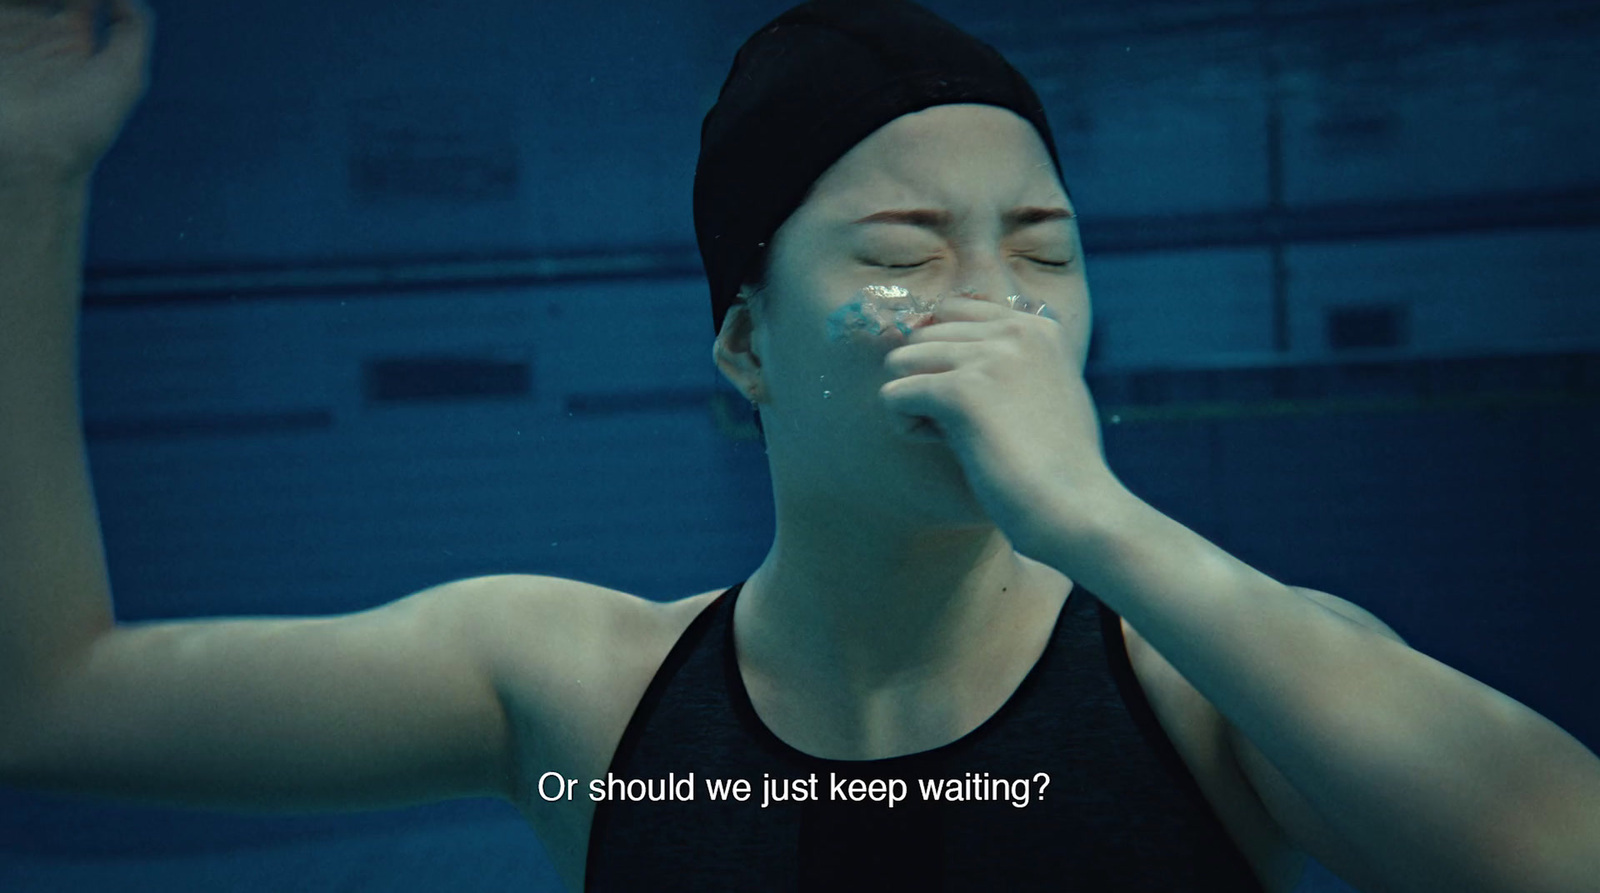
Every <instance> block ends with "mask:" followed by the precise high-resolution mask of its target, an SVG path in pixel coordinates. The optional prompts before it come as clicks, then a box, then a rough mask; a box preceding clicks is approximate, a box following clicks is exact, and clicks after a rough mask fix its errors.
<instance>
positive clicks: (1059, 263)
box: [874, 257, 1072, 270]
mask: <svg viewBox="0 0 1600 893" xmlns="http://www.w3.org/2000/svg"><path fill="white" fill-rule="evenodd" d="M1028 260H1031V261H1033V262H1034V263H1036V264H1043V265H1045V266H1047V267H1065V266H1068V265H1070V264H1071V263H1072V261H1070V260H1040V259H1039V258H1037V257H1030V258H1028ZM926 263H927V261H925V260H924V261H918V262H916V263H914V264H875V265H874V266H879V267H884V268H886V269H890V270H914V269H916V268H917V267H920V266H922V265H923V264H926Z"/></svg>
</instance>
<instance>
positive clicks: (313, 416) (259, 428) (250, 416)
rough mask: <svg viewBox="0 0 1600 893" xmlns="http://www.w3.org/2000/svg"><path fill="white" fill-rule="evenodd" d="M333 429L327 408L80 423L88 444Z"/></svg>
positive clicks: (107, 419)
mask: <svg viewBox="0 0 1600 893" xmlns="http://www.w3.org/2000/svg"><path fill="white" fill-rule="evenodd" d="M332 427H333V412H332V411H331V410H327V409H304V410H290V411H287V412H239V413H228V412H217V413H186V414H182V415H165V416H139V417H129V418H98V419H96V418H91V419H86V420H85V421H84V423H83V430H84V437H85V438H86V439H88V440H91V441H96V440H100V441H104V440H152V439H159V440H174V439H178V438H183V437H250V436H255V435H260V434H281V433H285V432H293V431H325V430H328V429H331V428H332Z"/></svg>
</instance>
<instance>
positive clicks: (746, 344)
mask: <svg viewBox="0 0 1600 893" xmlns="http://www.w3.org/2000/svg"><path fill="white" fill-rule="evenodd" d="M744 294H745V293H744V292H743V291H741V292H740V297H741V298H742V297H744ZM754 335H755V320H754V317H753V316H752V315H751V312H750V305H749V304H748V303H746V302H745V301H742V300H741V301H740V302H738V303H736V304H734V305H733V306H732V307H729V308H728V313H727V315H726V316H725V317H723V320H722V329H721V331H719V332H717V338H716V340H715V341H713V342H712V343H711V361H712V362H713V363H716V364H717V368H718V369H721V370H722V374H723V375H724V376H726V377H727V379H728V381H729V382H731V383H732V384H733V386H734V387H735V388H738V390H739V392H740V393H742V394H744V395H745V396H746V397H747V398H749V399H750V400H757V399H758V398H759V396H760V392H761V358H760V357H759V356H757V355H756V353H755V349H754V348H755V344H754Z"/></svg>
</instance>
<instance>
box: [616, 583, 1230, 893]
mask: <svg viewBox="0 0 1600 893" xmlns="http://www.w3.org/2000/svg"><path fill="white" fill-rule="evenodd" d="M742 586H743V584H742V583H741V584H739V585H737V586H734V587H733V588H731V589H729V590H728V591H726V592H724V593H723V594H722V595H721V596H720V597H718V598H717V599H716V600H715V601H713V602H712V603H711V604H710V605H708V606H706V608H705V610H704V611H703V612H702V613H701V614H700V615H699V616H698V617H696V618H695V620H694V622H692V623H691V624H690V625H689V627H688V628H687V629H686V630H685V631H684V633H683V636H682V638H681V639H679V641H678V642H677V644H676V645H675V646H674V647H673V648H672V650H671V652H669V653H668V655H667V658H666V660H665V661H664V662H663V663H662V665H661V669H660V670H659V671H658V672H657V673H656V676H655V678H654V679H653V680H652V681H651V683H650V686H649V688H648V689H646V691H645V694H644V697H643V698H642V699H641V700H640V702H639V706H638V708H637V709H636V710H635V711H634V714H633V718H632V719H631V720H630V721H629V723H628V727H627V729H626V731H625V732H624V733H623V735H622V739H621V741H620V743H619V744H618V746H617V751H616V754H615V755H614V756H613V757H612V760H611V768H610V771H611V773H612V774H613V775H614V776H615V777H617V778H621V779H644V780H663V779H669V778H670V779H671V780H673V781H676V782H677V785H676V787H677V793H678V794H679V795H682V794H684V793H686V785H685V784H684V783H683V781H682V780H683V779H685V778H687V776H688V775H689V773H693V774H694V779H693V782H694V785H693V787H694V791H693V793H694V799H693V800H692V801H689V800H667V799H658V800H648V799H646V800H642V801H633V800H625V799H623V800H615V801H612V800H603V801H601V802H599V803H597V804H596V808H595V813H594V824H593V826H592V830H591V832H590V838H589V852H588V867H587V880H586V884H585V889H586V890H588V891H590V893H645V891H652V893H654V891H663V893H664V891H686V893H687V891H694V893H713V891H739V893H751V891H760V893H774V891H792V893H813V891H826V893H849V891H856V890H862V891H865V890H871V891H874V893H879V891H897V890H914V891H918V893H924V891H957V890H961V891H966V890H974V891H975V890H1007V891H1033V890H1072V891H1091V890H1107V891H1112V890H1114V891H1121V893H1132V891H1145V890H1148V891H1160V893H1175V891H1191V890H1192V891H1213V890H1227V891H1261V890H1262V887H1261V885H1260V883H1259V881H1258V880H1257V879H1256V877H1255V875H1254V874H1253V873H1252V871H1251V870H1250V867H1249V864H1248V863H1247V862H1246V861H1245V858H1244V856H1243V854H1242V853H1241V852H1240V851H1239V849H1238V847H1237V846H1235V844H1234V843H1233V841H1232V839H1231V838H1230V837H1229V836H1228V834H1227V832H1226V830H1225V829H1224V828H1223V826H1222V824H1221V822H1220V821H1219V820H1218V819H1217V816H1216V814H1215V813H1214V812H1213V811H1212V809H1211V806H1210V804H1209V802H1208V801H1206V799H1205V797H1204V795H1203V794H1202V793H1201V791H1200V787H1199V785H1198V784H1197V783H1196V782H1195V779H1194V777H1193V776H1192V775H1191V774H1190V773H1189V770H1188V767H1187V766H1186V765H1185V764H1184V763H1183V761H1182V758H1181V757H1179V755H1178V752H1177V750H1176V749H1175V748H1174V747H1173V745H1172V742H1171V741H1169V740H1168V739H1167V736H1166V733H1165V732H1164V731H1163V730H1162V729H1161V727H1160V725H1159V723H1158V721H1157V719H1156V716H1155V714H1154V712H1152V710H1151V708H1150V704H1149V702H1148V701H1147V700H1146V699H1145V697H1144V692H1143V691H1142V689H1141V688H1140V686H1139V683H1138V681H1137V679H1136V678H1135V677H1134V675H1133V667H1132V665H1131V664H1130V663H1129V660H1128V654H1127V651H1126V650H1125V648H1124V646H1123V639H1122V629H1121V626H1120V620H1119V618H1118V617H1117V615H1116V614H1115V613H1113V612H1112V611H1111V610H1110V609H1109V608H1107V607H1106V606H1105V605H1103V604H1102V603H1101V602H1100V601H1099V600H1098V599H1096V598H1095V597H1094V596H1093V595H1092V594H1090V593H1089V592H1088V591H1086V590H1085V589H1083V588H1082V587H1081V586H1074V588H1073V589H1072V591H1071V593H1070V596H1069V597H1068V598H1067V601H1066V604H1065V606H1064V607H1063V609H1062V611H1061V613H1060V615H1059V616H1058V617H1057V618H1056V623H1055V628H1054V630H1053V632H1052V633H1051V638H1050V642H1049V644H1048V645H1047V646H1046V647H1045V650H1044V653H1043V654H1042V655H1041V656H1040V657H1039V659H1038V661H1037V662H1036V663H1035V664H1034V666H1033V668H1032V669H1031V670H1030V671H1029V672H1028V675H1027V676H1026V677H1025V678H1024V679H1023V681H1022V683H1021V684H1020V685H1019V686H1018V687H1017V690H1016V691H1015V692H1014V693H1013V694H1012V696H1011V698H1010V699H1009V700H1008V701H1006V703H1005V704H1004V705H1003V706H1001V708H1000V709H999V710H998V711H996V712H995V713H994V715H992V716H991V717H989V718H988V719H987V720H985V721H984V722H983V724H982V725H980V726H978V728H976V729H974V730H973V731H971V732H970V733H968V734H966V735H964V736H962V737H961V738H959V739H957V740H955V741H953V742H951V743H949V744H946V745H944V746H942V747H936V748H934V749H932V750H926V751H922V752H919V753H913V754H906V755H903V756H898V757H891V758H888V759H881V760H829V759H820V758H817V757H813V756H810V755H807V754H805V753H802V752H800V751H799V750H796V749H795V748H793V747H790V746H789V745H787V744H785V743H784V742H783V741H782V740H781V739H779V738H778V737H777V736H776V735H774V734H773V733H772V731H771V730H770V729H768V728H767V727H766V725H765V724H764V723H763V722H762V721H761V720H760V718H759V717H758V716H757V714H756V712H755V709H754V707H753V706H752V705H751V703H750V697H749V693H748V692H747V691H746V690H745V687H744V682H743V679H742V678H741V676H740V674H739V667H738V662H737V659H736V657H735V654H734V648H733V623H732V618H733V606H734V600H735V599H736V598H737V597H738V593H739V590H740V588H742ZM1040 772H1044V773H1048V775H1049V783H1048V784H1044V785H1043V790H1042V793H1041V791H1040V788H1041V784H1042V779H1036V778H1035V776H1036V775H1037V773H1040ZM985 773H987V775H985ZM813 774H815V777H816V779H817V782H816V784H815V788H814V790H815V793H816V795H817V797H818V799H816V800H805V801H802V802H795V801H793V800H790V801H786V802H775V803H773V804H771V805H769V806H767V807H766V808H762V806H761V803H762V796H763V794H762V788H763V779H764V778H766V777H770V778H772V779H783V780H787V779H800V780H807V779H809V778H810V777H811V776H812V775H813ZM738 778H743V779H747V780H748V781H749V782H750V785H751V794H750V799H749V800H747V801H744V802H739V801H736V800H734V799H732V798H731V797H730V798H729V799H726V800H721V801H719V800H712V799H710V798H709V797H708V793H707V781H708V780H712V779H716V780H730V779H738ZM846 779H859V780H860V782H859V783H858V785H857V786H856V787H855V788H854V790H852V789H851V788H850V787H849V786H848V784H846V783H845V780H846ZM891 779H899V780H902V781H903V782H904V783H905V785H906V788H905V793H906V795H907V796H906V798H905V799H904V800H903V801H901V802H898V803H896V804H895V805H893V806H890V805H889V804H888V803H887V801H886V797H887V796H889V795H890V794H891V790H890V789H889V788H888V787H887V784H888V782H889V780H891ZM874 780H880V785H879V786H878V787H877V788H876V789H874V788H873V787H872V786H871V785H870V783H871V782H872V781H874ZM919 780H936V781H939V782H942V784H941V786H940V791H941V793H942V794H948V793H949V792H950V791H951V790H952V789H955V790H957V791H958V792H959V793H961V794H964V795H966V796H967V799H964V800H959V801H951V800H948V799H941V800H938V801H932V800H925V799H924V797H923V791H922V789H921V786H920V784H919ZM1022 780H1026V784H1022V783H1021V781H1022ZM801 791H802V792H804V791H805V788H802V789H801ZM875 792H876V793H877V794H878V795H879V796H878V798H877V799H876V800H874V799H871V798H872V796H873V794H874V793H875ZM651 794H654V795H655V796H658V797H667V796H670V795H671V791H670V789H668V788H667V786H666V785H663V784H660V783H659V782H658V783H657V785H656V786H655V787H654V789H653V790H648V791H647V790H646V788H645V786H643V785H637V784H636V785H635V786H634V791H633V795H634V796H649V795H651ZM835 797H837V798H839V799H834V798H835ZM851 797H861V798H862V799H861V800H860V802H854V801H853V800H851V799H847V798H851ZM1023 802H1026V806H1019V805H1016V804H1019V803H1023Z"/></svg>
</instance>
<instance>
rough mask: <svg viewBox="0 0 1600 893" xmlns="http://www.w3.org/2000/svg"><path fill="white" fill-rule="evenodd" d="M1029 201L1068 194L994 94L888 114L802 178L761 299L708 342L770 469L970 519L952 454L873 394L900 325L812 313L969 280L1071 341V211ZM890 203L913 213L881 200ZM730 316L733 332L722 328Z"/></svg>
mask: <svg viewBox="0 0 1600 893" xmlns="http://www.w3.org/2000/svg"><path fill="white" fill-rule="evenodd" d="M1036 209H1045V210H1046V211H1050V210H1055V211H1060V210H1063V209H1067V210H1070V205H1069V204H1068V203H1067V197H1066V194H1065V193H1064V191H1063V190H1062V187H1061V184H1060V182H1059V181H1058V180H1057V178H1056V175H1055V170H1054V167H1053V165H1052V164H1051V161H1050V156H1049V154H1048V152H1047V151H1046V149H1045V146H1044V142H1043V141H1042V140H1041V139H1040V138H1039V135H1038V133H1037V132H1036V131H1035V130H1034V129H1033V126H1032V125H1031V124H1029V123H1028V121H1027V120H1026V119H1024V118H1022V117H1020V116H1018V115H1017V114H1015V113H1013V112H1011V111H1009V110H1006V109H1002V108H999V107H997V106H988V105H972V104H968V105H941V106H934V107H932V108H929V109H926V110H923V111H921V112H916V113H913V114H909V115H904V116H902V117H900V118H897V119H895V120H894V121H892V122H890V123H889V124H887V125H885V126H884V127H882V128H880V129H879V130H878V131H876V132H875V133H873V134H872V135H871V136H869V137H868V138H867V139H865V140H863V141H862V142H861V143H859V144H858V145H856V146H855V147H854V148H852V149H851V150H850V152H848V153H847V154H846V155H845V156H844V157H842V158H841V159H839V161H838V162H836V163H835V164H834V165H833V166H832V167H831V168H829V169H828V170H827V171H826V172H825V173H824V174H823V175H822V177H820V178H819V179H818V180H817V182H816V184H815V185H814V186H813V188H812V191H811V194H810V195H809V196H808V197H807V199H806V201H805V202H804V204H802V205H801V207H800V208H798V209H797V210H796V211H795V212H794V214H793V215H791V216H790V217H789V219H788V220H787V221H785V222H784V224H783V226H782V227H780V228H779V230H778V232H777V234H776V235H775V237H774V239H773V243H772V246H771V249H770V251H771V257H770V266H769V276H768V281H767V290H766V294H765V295H764V298H763V300H762V301H761V302H760V303H761V312H758V313H755V314H753V315H752V317H751V318H750V319H749V320H747V321H746V324H747V326H748V327H741V326H739V325H730V326H725V328H724V332H723V334H722V336H721V337H720V338H719V345H718V348H717V362H718V365H720V366H721V367H722V368H723V370H724V371H725V372H726V373H727V374H728V375H729V377H730V378H731V379H733V381H734V383H735V384H736V385H739V386H741V390H746V391H748V390H749V389H750V386H751V385H754V386H755V389H756V396H757V398H758V400H759V401H760V405H761V416H762V421H763V426H764V428H765V430H766V437H767V445H768V455H769V456H770V457H771V461H772V467H773V473H774V476H775V478H776V477H782V478H784V479H786V482H787V483H788V484H790V485H796V486H800V487H802V488H806V489H816V488H829V489H831V490H833V491H835V495H837V496H841V497H843V496H845V495H846V492H847V491H854V492H861V491H865V492H866V493H867V494H868V495H869V496H870V497H871V498H874V499H883V500H891V499H892V500H899V501H900V502H901V503H906V504H909V505H912V506H917V507H920V510H922V511H923V512H926V511H933V512H935V513H937V514H941V515H947V516H950V517H951V519H952V520H954V519H955V518H963V519H966V520H968V521H978V520H980V519H981V512H979V509H978V506H977V502H976V499H975V498H974V497H973V496H972V494H971V492H970V490H969V489H968V488H967V487H966V486H965V479H964V478H963V477H962V475H961V473H960V468H959V466H958V465H957V464H956V462H955V457H954V453H953V452H951V451H950V450H949V449H948V447H946V446H944V445H943V444H942V443H918V442H915V441H911V440H907V439H906V438H904V437H902V436H900V435H898V434H897V433H896V426H895V424H894V422H893V420H892V419H891V418H890V417H889V416H888V414H887V410H886V409H884V407H883V405H882V403H881V401H880V399H879V397H878V389H879V388H880V387H881V386H882V385H883V384H884V383H885V382H887V381H888V380H889V376H888V374H887V373H886V372H885V370H884V368H883V358H884V355H885V354H887V353H888V352H889V351H890V350H891V349H893V348H894V347H896V346H898V345H900V344H903V343H904V338H903V337H900V336H898V335H896V334H894V330H892V329H891V330H890V333H889V334H884V335H879V336H867V335H862V334H859V333H858V334H856V335H852V336H850V337H847V338H843V339H835V338H830V337H829V325H828V318H829V315H830V314H833V313H834V312H835V311H836V310H838V309H839V308H841V307H843V306H844V305H846V304H850V303H852V302H854V301H857V300H860V298H861V294H860V293H861V290H862V289H863V288H864V287H866V286H869V285H898V286H902V287H904V288H905V289H907V290H909V291H910V292H911V293H913V294H916V295H920V296H922V297H925V298H930V299H931V298H936V297H938V296H940V295H945V294H952V293H955V292H957V291H959V290H962V289H970V290H972V292H975V293H976V295H977V296H979V297H983V298H987V299H989V300H995V301H1001V302H1004V299H1005V297H1006V296H1007V295H1022V296H1023V297H1026V298H1028V299H1030V300H1032V301H1033V302H1034V303H1035V304H1037V303H1038V302H1040V301H1043V302H1045V303H1047V304H1048V305H1049V306H1050V309H1051V311H1052V312H1053V313H1054V315H1055V316H1056V318H1057V319H1058V320H1060V321H1061V324H1062V325H1064V326H1067V327H1068V329H1069V330H1070V331H1071V333H1072V335H1073V337H1074V338H1076V339H1078V343H1079V345H1080V347H1086V343H1087V340H1088V337H1089V292H1088V286H1087V283H1086V281H1085V279H1084V270H1083V258H1082V253H1081V248H1080V245H1079V241H1078V233H1077V226H1076V223H1075V221H1074V220H1072V219H1070V218H1065V217H1059V216H1054V215H1051V214H1048V213H1037V212H1036ZM905 211H917V212H926V213H918V214H915V215H906V214H891V213H887V212H905ZM738 312H740V313H742V312H743V311H742V309H741V310H739V311H738ZM730 319H731V317H730ZM740 329H742V331H743V332H744V333H745V334H746V335H748V338H744V337H731V336H733V335H734V332H735V331H738V330H740ZM1080 355H1081V354H1080ZM975 512H979V513H978V514H974V513H975Z"/></svg>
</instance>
